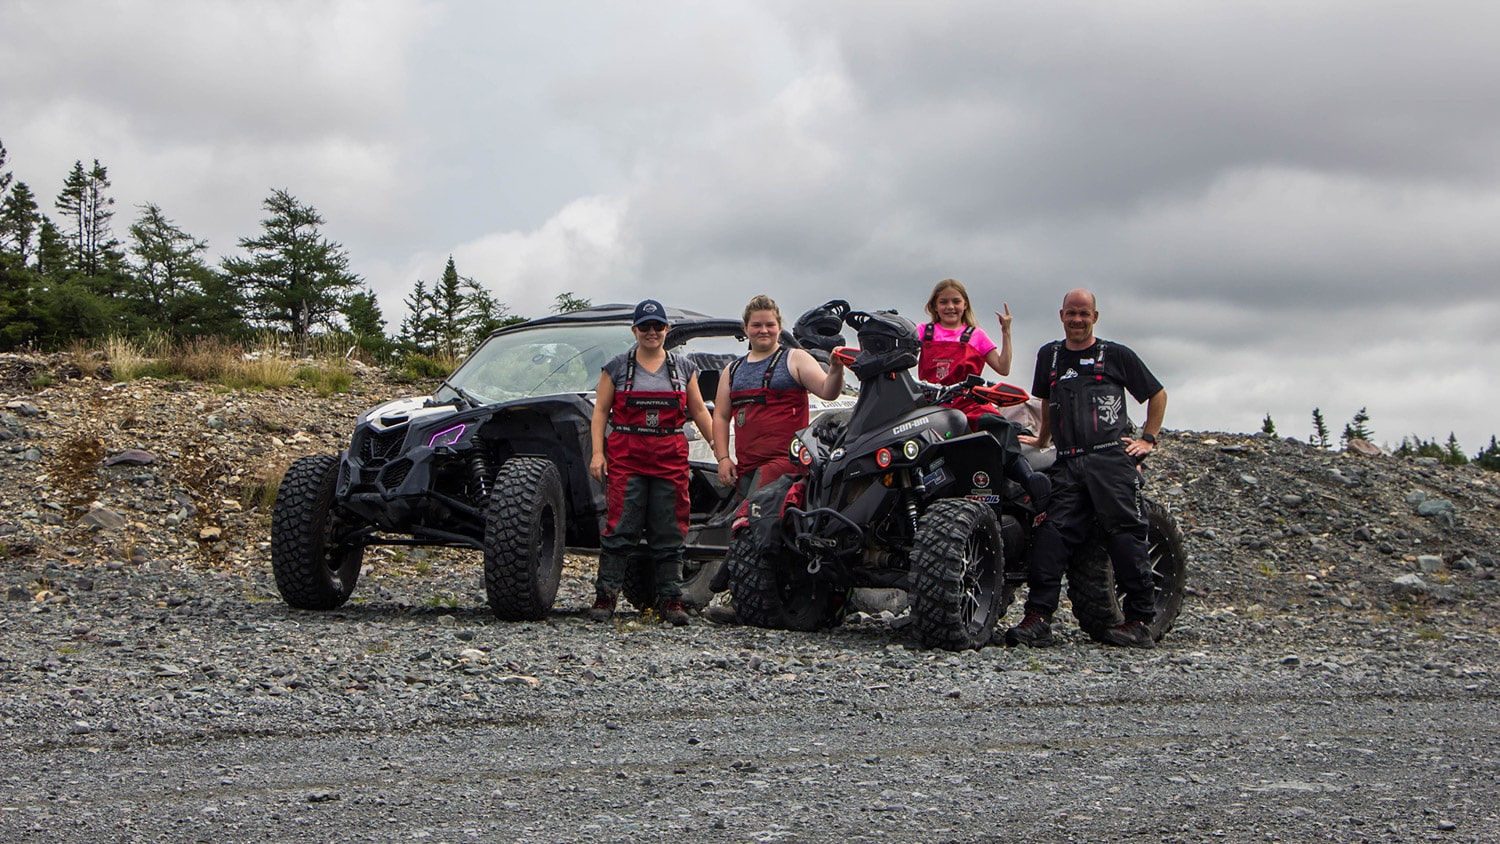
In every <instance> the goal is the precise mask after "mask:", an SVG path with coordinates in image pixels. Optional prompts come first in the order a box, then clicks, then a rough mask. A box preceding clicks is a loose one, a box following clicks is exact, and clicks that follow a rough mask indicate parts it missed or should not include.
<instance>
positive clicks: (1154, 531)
mask: <svg viewBox="0 0 1500 844" xmlns="http://www.w3.org/2000/svg"><path fill="white" fill-rule="evenodd" d="M1145 506H1146V523H1147V525H1148V526H1149V532H1148V535H1147V549H1148V550H1147V553H1148V554H1149V557H1150V560H1151V579H1152V580H1153V581H1154V582H1155V583H1156V620H1155V621H1153V622H1152V623H1151V636H1152V638H1154V639H1156V640H1158V641H1160V640H1161V638H1162V637H1163V636H1165V635H1167V631H1169V630H1171V629H1172V625H1173V624H1174V623H1176V621H1177V615H1178V613H1180V612H1181V611H1182V596H1183V591H1184V589H1185V588H1186V586H1187V551H1186V550H1185V548H1184V540H1183V538H1182V528H1181V527H1179V526H1178V524H1177V520H1176V519H1174V518H1172V514H1171V513H1169V512H1168V511H1167V508H1166V507H1164V506H1162V505H1160V504H1158V503H1156V502H1155V501H1152V500H1151V499H1149V498H1148V499H1146V501H1145ZM1068 600H1069V601H1071V602H1072V603H1073V615H1074V617H1076V618H1077V619H1078V626H1079V627H1080V628H1082V629H1083V632H1085V633H1087V634H1089V637H1090V638H1092V639H1093V640H1094V641H1096V642H1102V641H1104V632H1105V631H1106V630H1108V629H1109V628H1111V627H1114V626H1115V625H1117V624H1120V623H1122V622H1123V621H1124V620H1125V615H1124V613H1122V612H1121V610H1120V595H1119V590H1118V589H1117V588H1116V587H1115V570H1114V566H1112V565H1111V564H1110V559H1109V555H1108V554H1106V553H1105V551H1104V545H1103V538H1102V536H1100V537H1094V538H1091V539H1090V540H1089V541H1088V542H1086V543H1085V544H1084V547H1083V548H1081V549H1079V551H1078V553H1077V554H1074V555H1073V559H1072V560H1070V561H1069V562H1068Z"/></svg>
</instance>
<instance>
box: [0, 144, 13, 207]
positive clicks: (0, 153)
mask: <svg viewBox="0 0 1500 844" xmlns="http://www.w3.org/2000/svg"><path fill="white" fill-rule="evenodd" d="M9 158H10V153H9V152H7V151H6V149H5V141H4V140H0V199H4V198H5V192H6V191H8V190H10V180H11V179H13V178H15V177H14V176H12V175H11V173H10V171H9V170H6V169H5V162H6V160H7V159H9Z"/></svg>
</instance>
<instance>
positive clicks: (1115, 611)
mask: <svg viewBox="0 0 1500 844" xmlns="http://www.w3.org/2000/svg"><path fill="white" fill-rule="evenodd" d="M844 319H845V322H846V323H847V324H848V325H849V326H850V327H852V328H854V329H855V330H856V331H857V332H858V335H859V342H860V348H859V349H853V350H850V349H844V350H840V351H838V352H836V354H840V355H842V356H844V358H843V359H844V360H845V361H846V362H847V363H848V365H849V367H850V368H851V369H852V370H853V371H854V374H855V375H856V376H857V377H858V378H859V382H860V389H859V397H858V399H857V401H856V402H855V405H854V408H853V409H852V411H850V412H848V413H836V414H828V415H825V416H824V417H823V418H821V419H819V420H817V421H815V422H813V423H812V424H811V425H809V426H808V427H807V428H805V429H803V430H802V431H801V432H800V433H799V434H798V435H797V437H796V438H795V439H794V440H793V441H792V443H791V444H790V451H791V455H792V457H793V459H794V460H795V461H796V462H799V463H800V464H801V465H803V466H804V467H806V469H807V472H808V474H807V476H806V478H805V479H799V480H792V479H790V478H785V479H783V480H782V481H781V482H780V483H778V484H775V485H772V486H768V487H766V488H765V489H763V490H761V491H759V492H757V493H755V494H754V495H752V496H751V498H750V500H749V502H747V505H746V512H747V515H748V519H747V520H746V522H745V523H744V524H743V525H741V526H739V527H738V529H737V530H736V531H735V534H734V536H733V539H732V540H731V542H730V547H729V559H728V567H729V571H728V574H729V585H730V591H731V592H732V594H733V599H734V604H735V608H736V611H737V613H738V614H739V617H740V619H741V620H742V621H744V622H746V623H748V624H753V625H756V626H760V627H769V628H777V629H793V630H812V629H816V628H819V627H828V626H832V625H835V624H837V623H838V622H839V621H840V620H841V618H842V617H843V614H844V612H845V611H846V608H847V602H846V598H847V596H848V594H849V592H850V590H851V589H854V588H862V587H863V588H882V587H883V588H892V587H894V588H900V589H905V590H906V591H907V593H908V595H909V598H910V606H911V616H912V627H913V629H914V630H915V631H916V635H917V638H918V640H919V641H920V643H921V644H922V646H924V647H936V648H946V649H949V650H962V649H966V648H977V647H982V646H984V645H986V644H988V643H989V641H990V638H991V636H992V634H993V633H994V630H995V627H996V624H997V622H998V621H999V620H1000V618H1001V617H1002V616H1003V615H1004V614H1005V611H1006V609H1007V608H1008V607H1009V605H1010V603H1011V601H1012V600H1013V597H1014V594H1015V589H1016V587H1017V586H1018V585H1020V584H1021V583H1023V582H1024V581H1025V577H1026V553H1027V551H1028V550H1029V545H1030V539H1031V533H1032V529H1033V525H1034V524H1035V520H1036V515H1037V512H1036V509H1035V507H1034V506H1033V504H1032V502H1031V500H1030V499H1029V497H1028V496H1027V495H1026V493H1025V491H1024V490H1022V489H1021V487H1020V486H1019V485H1018V484H1016V483H1014V482H1012V481H1009V480H1007V479H1006V477H1005V468H1004V467H1005V462H1006V459H1007V452H1013V451H1017V450H1018V449H1019V446H1018V444H1017V443H1016V441H1015V434H1014V429H1013V428H1012V426H1010V425H1009V424H1008V423H1005V422H1003V421H1002V420H1000V419H999V418H998V417H984V418H983V419H984V420H985V421H984V422H982V423H981V428H982V430H980V431H978V432H971V431H970V426H969V422H968V419H967V418H966V417H965V415H964V414H963V413H962V412H960V411H958V410H955V409H952V408H951V407H948V406H946V403H947V402H949V401H951V400H953V399H954V398H956V397H958V396H959V395H960V394H962V393H965V392H967V393H968V394H970V395H972V396H974V397H975V398H979V399H981V400H983V401H988V402H991V403H1000V404H1005V403H1011V402H1014V401H1024V400H1025V398H1026V394H1025V391H1023V390H1019V389H1018V388H1014V387H1009V386H1005V385H1002V386H1000V387H995V386H991V385H987V384H985V383H984V382H983V381H982V379H979V378H978V377H975V378H972V379H970V381H969V382H967V383H965V384H962V385H956V386H953V387H936V386H934V385H926V384H922V383H921V382H918V381H917V380H916V379H914V378H913V377H912V375H911V372H910V370H911V369H912V367H914V366H916V364H917V360H918V356H919V355H920V352H921V343H920V340H919V338H918V334H917V329H916V326H915V325H913V324H912V323H911V322H910V321H909V320H907V319H906V318H904V317H901V316H899V315H897V314H895V313H892V312H876V313H865V312H859V311H850V312H847V314H846V315H845V316H844ZM990 422H993V423H994V424H989V423H990ZM1149 518H1150V523H1151V555H1152V563H1153V565H1154V567H1155V576H1156V582H1157V587H1158V592H1157V619H1156V623H1155V625H1154V629H1153V633H1154V634H1155V635H1156V637H1157V638H1160V637H1161V636H1162V635H1163V634H1164V633H1165V632H1166V631H1167V630H1168V629H1169V628H1170V627H1171V625H1172V622H1173V621H1174V620H1175V619H1176V617H1177V612H1178V609H1179V608H1180V607H1181V603H1182V591H1183V586H1184V577H1185V571H1186V568H1185V566H1186V557H1185V555H1184V553H1183V548H1182V534H1181V532H1180V531H1179V530H1178V528H1177V526H1176V524H1175V522H1173V520H1172V518H1171V516H1170V515H1169V514H1168V513H1167V512H1166V510H1165V509H1164V508H1162V507H1160V506H1159V505H1156V504H1155V503H1151V504H1150V505H1149ZM1068 581H1069V595H1070V597H1071V599H1072V601H1073V607H1074V612H1075V614H1076V615H1077V616H1078V618H1079V621H1080V624H1081V626H1082V627H1083V629H1084V630H1085V631H1087V632H1088V633H1089V634H1090V635H1092V636H1094V638H1096V639H1097V638H1099V637H1100V636H1102V634H1103V632H1104V630H1107V629H1108V628H1109V627H1111V626H1113V625H1115V624H1118V623H1120V621H1121V620H1122V618H1123V617H1122V616H1121V615H1120V610H1119V601H1118V597H1117V596H1116V594H1115V590H1114V581H1113V577H1112V576H1111V574H1110V569H1109V564H1108V559H1107V558H1106V557H1105V556H1104V554H1103V550H1102V545H1101V544H1100V543H1099V542H1098V541H1091V542H1089V543H1087V544H1086V547H1085V548H1084V549H1082V550H1081V551H1080V553H1079V554H1078V555H1077V557H1076V559H1075V560H1074V561H1073V562H1072V564H1071V565H1070V569H1069V575H1068Z"/></svg>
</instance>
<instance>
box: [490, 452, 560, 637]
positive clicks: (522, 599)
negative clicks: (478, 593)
mask: <svg viewBox="0 0 1500 844" xmlns="http://www.w3.org/2000/svg"><path fill="white" fill-rule="evenodd" d="M566 521H567V509H566V505H565V504H564V502H563V488H562V478H561V477H560V476H559V475H558V474H557V467H556V466H555V465H553V463H552V461H551V460H546V459H543V458H537V457H516V458H513V459H511V460H508V461H506V462H505V464H503V465H502V466H501V467H500V470H499V471H498V472H496V473H495V485H494V487H493V492H491V493H490V505H489V511H488V512H487V513H486V514H485V519H484V592H485V597H486V598H488V599H489V604H490V609H491V610H493V611H494V613H495V615H496V616H497V617H499V618H501V619H503V620H505V621H539V620H541V619H543V618H545V617H546V616H547V611H548V610H550V609H552V602H553V600H554V599H556V598H557V586H558V583H559V582H560V581H561V580H562V567H563V529H564V527H565V525H566Z"/></svg>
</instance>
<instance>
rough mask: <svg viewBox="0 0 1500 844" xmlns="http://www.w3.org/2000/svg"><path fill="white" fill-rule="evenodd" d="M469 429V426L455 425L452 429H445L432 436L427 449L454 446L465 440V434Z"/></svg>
mask: <svg viewBox="0 0 1500 844" xmlns="http://www.w3.org/2000/svg"><path fill="white" fill-rule="evenodd" d="M468 429H469V426H468V425H454V426H453V427H452V428H444V429H443V430H441V431H438V432H437V433H436V434H433V435H432V438H431V439H429V440H428V441H427V447H428V448H441V447H442V446H446V445H454V444H455V443H457V442H458V441H459V440H461V439H463V438H464V432H465V431H467V430H468Z"/></svg>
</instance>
